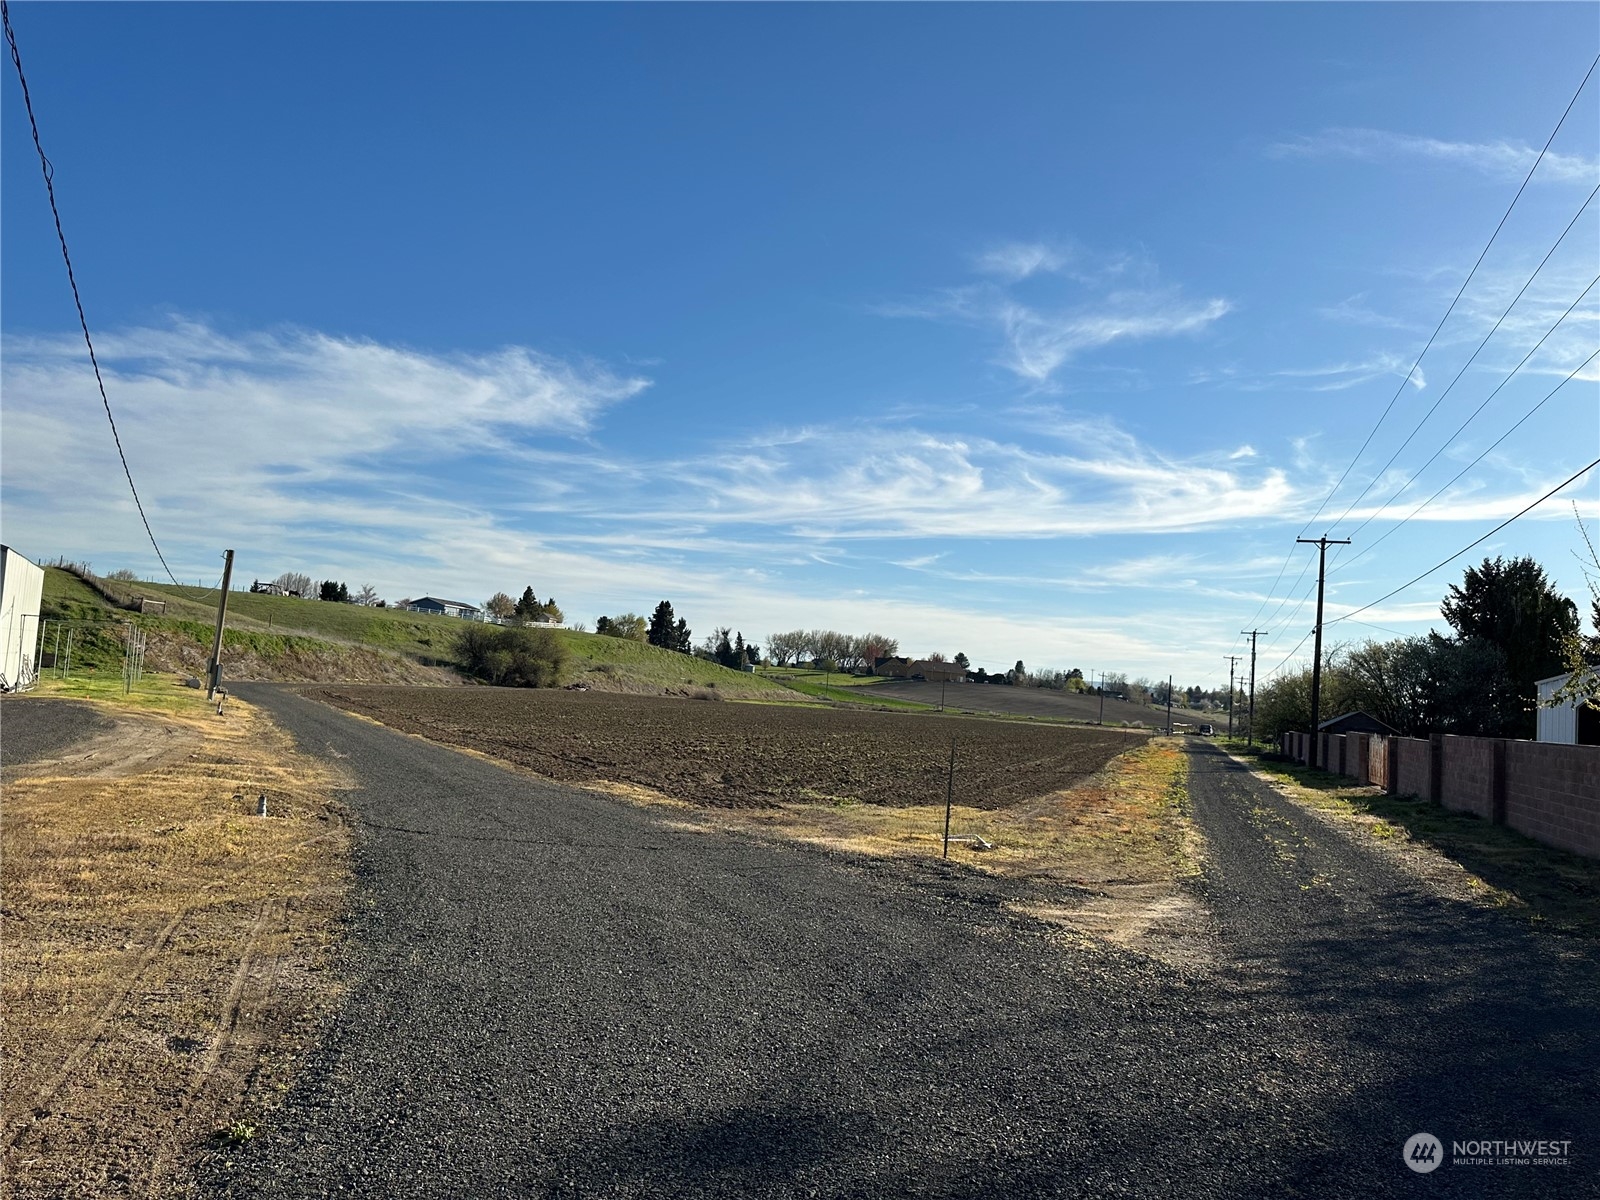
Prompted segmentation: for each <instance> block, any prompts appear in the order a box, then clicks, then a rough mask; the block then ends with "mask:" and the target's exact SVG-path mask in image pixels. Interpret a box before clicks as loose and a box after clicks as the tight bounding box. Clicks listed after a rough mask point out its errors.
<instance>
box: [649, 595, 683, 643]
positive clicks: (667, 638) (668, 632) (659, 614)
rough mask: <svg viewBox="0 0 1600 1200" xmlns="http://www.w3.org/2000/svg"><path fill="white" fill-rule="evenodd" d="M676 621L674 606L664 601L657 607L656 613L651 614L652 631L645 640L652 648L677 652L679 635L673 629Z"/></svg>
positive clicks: (650, 630)
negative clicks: (673, 612) (657, 647)
mask: <svg viewBox="0 0 1600 1200" xmlns="http://www.w3.org/2000/svg"><path fill="white" fill-rule="evenodd" d="M674 619H675V618H674V617H673V614H672V605H671V604H670V603H669V602H668V601H666V600H663V601H662V602H661V603H660V604H658V605H656V610H655V612H653V613H651V614H650V629H649V631H648V632H647V633H646V635H645V640H646V641H648V642H649V643H650V644H651V645H652V646H660V647H661V648H662V649H663V650H676V649H677V648H678V635H677V631H676V630H675V629H674V627H673V621H674Z"/></svg>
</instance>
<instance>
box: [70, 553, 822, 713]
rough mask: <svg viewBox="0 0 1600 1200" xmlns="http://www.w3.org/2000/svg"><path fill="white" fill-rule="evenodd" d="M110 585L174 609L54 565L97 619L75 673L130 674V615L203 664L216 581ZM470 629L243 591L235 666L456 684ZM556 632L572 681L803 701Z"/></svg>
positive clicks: (85, 636) (227, 648)
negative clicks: (145, 605)
mask: <svg viewBox="0 0 1600 1200" xmlns="http://www.w3.org/2000/svg"><path fill="white" fill-rule="evenodd" d="M99 586H101V587H102V588H104V589H105V590H106V591H108V592H109V593H110V594H111V597H112V598H113V599H117V600H128V599H131V598H132V597H134V596H147V597H149V598H151V599H156V600H162V601H165V602H166V604H167V611H166V613H164V614H162V615H160V616H149V615H146V616H140V615H138V614H135V613H130V612H126V611H124V610H122V609H119V608H117V607H116V606H115V605H114V604H113V603H111V601H110V600H108V599H107V598H106V597H105V596H102V595H100V594H98V593H97V592H96V591H95V590H94V589H93V588H91V587H90V586H89V585H88V584H86V583H85V582H84V581H83V580H81V579H79V578H78V577H77V576H75V575H73V574H71V573H70V572H67V571H63V570H59V569H57V568H49V569H47V571H46V572H45V612H44V615H45V617H46V618H55V619H70V620H74V621H92V622H94V624H82V625H78V626H75V628H74V649H73V664H74V674H78V673H86V674H89V675H91V676H93V675H105V674H113V675H115V674H118V673H120V671H121V669H122V665H121V664H122V646H123V637H122V623H123V622H124V621H127V620H129V619H134V620H137V621H138V623H139V624H140V625H141V626H143V627H144V628H145V629H146V630H147V633H148V636H149V638H150V647H151V649H150V655H149V662H150V664H151V666H152V667H153V668H154V669H166V670H174V671H185V672H190V673H196V674H198V673H201V672H203V670H204V666H205V662H206V659H207V658H208V657H209V655H210V646H211V635H212V628H213V622H214V621H215V616H216V602H217V593H216V592H215V591H209V590H207V589H204V588H197V587H174V586H172V585H171V584H157V583H149V582H139V583H115V582H109V581H101V582H100V585H99ZM461 630H462V622H461V621H459V620H457V619H455V618H453V617H443V616H433V615H430V614H427V613H414V612H406V611H403V610H399V609H390V608H363V607H361V606H359V605H354V604H325V603H322V602H321V601H316V600H299V599H295V598H293V597H290V596H263V595H258V594H255V593H251V592H233V593H232V594H230V596H229V597H228V629H227V631H226V633H225V635H224V638H223V653H224V663H225V668H224V672H225V675H226V676H227V677H228V678H231V679H236V680H237V679H284V680H316V681H325V682H332V681H337V682H354V683H361V682H373V683H380V682H381V683H448V682H452V681H453V680H454V677H453V675H452V672H453V670H454V668H455V666H456V639H457V637H458V636H459V635H460V633H461ZM552 632H553V633H554V635H555V636H556V637H557V638H558V639H559V640H560V641H561V643H562V644H563V645H564V646H565V647H566V650H567V653H568V666H567V670H566V672H565V674H564V677H563V682H565V683H586V684H588V685H589V686H591V687H594V688H596V689H601V690H606V691H625V692H644V693H668V694H673V693H679V694H689V695H702V694H704V695H709V696H715V697H721V698H725V699H730V700H737V699H766V700H791V701H795V700H802V697H801V696H797V695H796V694H795V692H793V691H791V690H789V689H787V688H785V687H783V686H782V685H781V684H780V683H777V682H774V681H772V680H768V679H763V678H761V677H759V676H755V675H748V674H744V673H742V672H739V671H730V670H728V669H727V668H726V667H722V666H719V665H718V664H716V663H709V662H706V661H704V660H703V659H698V658H692V657H689V656H686V655H682V654H673V653H669V652H668V651H665V650H660V649H658V648H656V647H654V646H649V645H646V644H644V643H642V642H632V641H624V640H622V639H620V638H611V637H601V636H599V635H597V634H592V633H578V632H576V631H574V630H570V629H556V630H553V631H552ZM45 649H46V650H47V651H48V650H50V649H51V646H50V645H46V647H45Z"/></svg>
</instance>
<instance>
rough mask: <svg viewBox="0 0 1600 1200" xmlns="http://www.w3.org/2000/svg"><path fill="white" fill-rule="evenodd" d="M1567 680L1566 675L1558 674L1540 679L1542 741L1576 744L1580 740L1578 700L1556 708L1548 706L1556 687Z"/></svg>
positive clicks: (1540, 733) (1540, 734) (1569, 701)
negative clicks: (1546, 705)
mask: <svg viewBox="0 0 1600 1200" xmlns="http://www.w3.org/2000/svg"><path fill="white" fill-rule="evenodd" d="M1566 681H1567V677H1566V676H1565V675H1557V676H1554V677H1553V678H1551V679H1541V680H1540V681H1539V733H1538V739H1539V741H1541V742H1559V743H1561V744H1562V745H1566V746H1572V745H1576V744H1577V741H1578V702H1577V701H1576V700H1568V701H1567V702H1566V703H1565V704H1563V705H1560V706H1559V707H1556V708H1546V707H1545V704H1546V703H1548V702H1549V700H1550V697H1551V696H1553V695H1555V692H1556V689H1557V688H1559V687H1560V686H1561V685H1562V684H1563V683H1565V682H1566Z"/></svg>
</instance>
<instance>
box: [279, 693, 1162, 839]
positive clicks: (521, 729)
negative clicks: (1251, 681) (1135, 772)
mask: <svg viewBox="0 0 1600 1200" xmlns="http://www.w3.org/2000/svg"><path fill="white" fill-rule="evenodd" d="M996 690H999V689H996ZM1007 690H1010V689H1007ZM307 694H308V695H310V696H312V697H314V698H317V699H320V700H324V701H326V702H329V703H332V704H335V705H337V706H339V707H341V708H344V709H347V710H349V711H351V712H355V713H359V714H361V715H363V716H367V717H370V718H373V719H375V720H378V721H381V722H382V723H383V724H385V725H388V726H390V727H392V728H395V729H399V730H402V731H404V732H406V733H414V734H418V735H420V736H423V737H426V738H429V739H431V740H434V741H438V742H443V743H446V744H448V745H453V746H460V747H464V748H466V749H469V750H476V751H479V752H481V753H484V754H488V755H490V756H492V757H495V758H499V759H504V760H505V761H508V762H511V763H515V764H516V765H518V766H521V767H525V768H527V769H529V770H532V771H534V772H536V773H538V774H540V775H543V776H545V777H547V778H550V779H558V780H562V781H565V782H570V783H592V782H597V781H604V782H610V783H620V784H628V785H632V786H635V787H641V788H647V789H649V790H651V791H654V792H658V793H662V794H664V795H666V796H669V797H672V798H674V799H677V800H681V801H685V802H688V803H690V804H694V805H696V806H701V807H710V808H765V807H770V806H772V805H774V804H778V803H783V802H796V801H798V802H815V803H823V804H867V805H906V804H928V803H932V802H938V803H940V804H942V803H943V802H944V795H945V780H946V772H947V770H948V767H949V762H950V743H951V739H952V738H953V739H954V740H955V742H956V776H955V794H954V800H955V802H956V803H957V804H959V805H963V806H966V807H971V808H975V809H998V808H1004V807H1007V806H1009V805H1012V804H1016V803H1018V802H1020V801H1023V800H1027V799H1031V798H1034V797H1037V796H1042V795H1046V794H1049V793H1052V792H1056V791H1059V790H1061V789H1063V788H1067V787H1070V786H1072V785H1073V784H1074V783H1077V782H1079V781H1081V780H1083V779H1086V778H1088V777H1089V776H1091V775H1093V774H1094V773H1095V772H1097V771H1099V770H1100V769H1101V768H1102V767H1104V766H1105V765H1106V764H1107V763H1108V762H1109V761H1110V760H1111V759H1113V758H1115V757H1116V756H1117V755H1119V754H1122V753H1124V752H1125V751H1129V750H1133V749H1135V748H1137V747H1138V746H1140V745H1142V744H1143V741H1144V735H1143V734H1139V733H1135V732H1131V731H1126V730H1113V729H1083V728H1067V727H1062V726H1048V725H1044V726H1039V725H1027V724H1023V723H1018V722H1009V721H985V720H977V719H971V718H962V717H944V718H936V717H931V716H924V715H910V716H908V715H901V714H898V713H886V712H858V711H850V710H845V709H818V708H814V707H809V706H806V707H802V706H796V705H779V704H731V703H715V702H700V701H693V700H679V699H668V698H662V697H655V696H630V695H620V694H614V693H601V692H565V691H559V692H556V691H531V690H519V689H502V688H469V689H451V690H449V691H444V690H437V689H423V688H387V687H371V688H348V687H338V686H329V687H319V688H312V689H308V690H307Z"/></svg>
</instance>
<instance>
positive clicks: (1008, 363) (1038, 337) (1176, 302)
mask: <svg viewBox="0 0 1600 1200" xmlns="http://www.w3.org/2000/svg"><path fill="white" fill-rule="evenodd" d="M1230 308H1231V305H1230V304H1229V303H1228V302H1227V301H1226V300H1223V299H1218V298H1214V299H1210V300H1204V301H1188V300H1184V299H1182V298H1181V297H1179V296H1178V295H1176V294H1175V293H1170V292H1168V293H1149V292H1124V293H1118V294H1113V295H1111V296H1108V297H1106V298H1105V300H1104V302H1103V303H1100V304H1096V305H1092V306H1080V307H1076V308H1071V309H1067V310H1063V311H1055V312H1046V311H1040V310H1037V309H1034V308H1030V307H1028V306H1027V305H1024V304H1020V303H1017V302H1015V301H1008V302H1005V303H1002V304H999V305H997V306H996V307H995V308H994V309H993V310H992V317H993V319H994V320H995V321H996V322H997V324H998V325H999V326H1000V328H1001V330H1002V331H1003V333H1004V335H1005V341H1006V348H1005V351H1004V352H1003V353H1002V355H1001V358H1000V362H1001V364H1002V365H1003V366H1005V367H1006V368H1007V369H1008V370H1010V371H1012V372H1013V373H1015V374H1016V375H1018V376H1020V377H1021V378H1023V379H1026V380H1029V381H1030V382H1033V383H1037V384H1044V383H1048V382H1049V381H1050V379H1051V377H1052V376H1053V375H1055V373H1056V372H1057V371H1058V370H1059V369H1060V368H1061V367H1062V366H1063V365H1065V364H1066V363H1068V362H1070V361H1072V360H1073V359H1074V358H1076V357H1077V356H1078V355H1080V354H1082V353H1083V352H1085V351H1088V350H1095V349H1099V348H1100V347H1102V346H1109V345H1110V344H1111V343H1113V342H1119V341H1137V340H1144V339H1149V338H1158V337H1173V336H1177V335H1180V334H1187V333H1195V332H1198V331H1199V330H1202V329H1204V328H1205V327H1206V326H1208V325H1210V324H1211V323H1212V322H1214V321H1217V320H1220V319H1221V318H1222V317H1223V316H1225V315H1227V313H1228V311H1229V309H1230Z"/></svg>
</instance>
